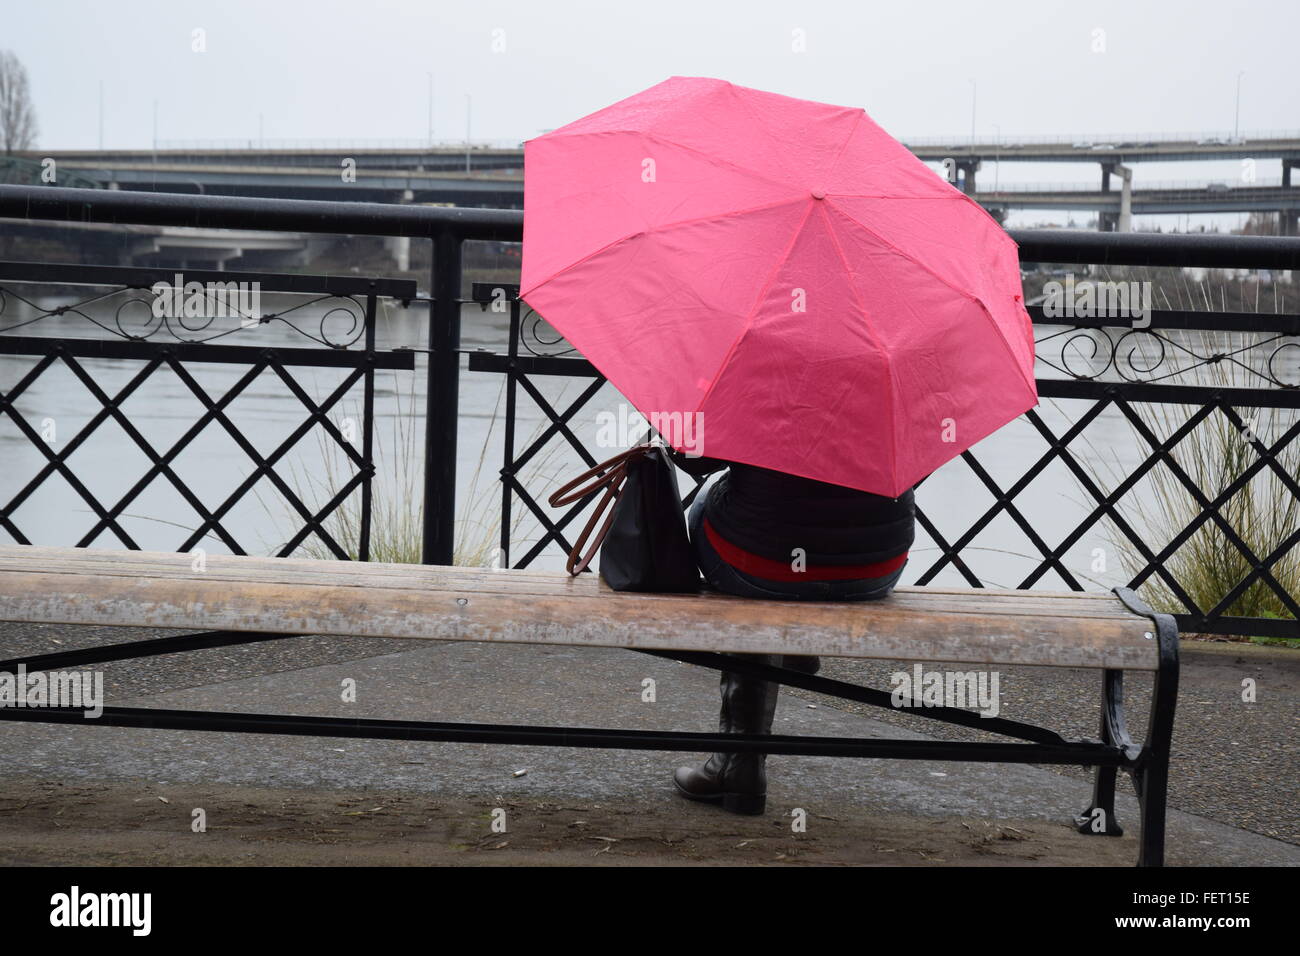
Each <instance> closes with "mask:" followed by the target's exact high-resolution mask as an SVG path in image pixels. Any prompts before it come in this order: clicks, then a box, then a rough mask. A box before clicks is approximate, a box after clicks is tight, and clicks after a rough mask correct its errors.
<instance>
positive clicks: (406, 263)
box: [384, 189, 415, 272]
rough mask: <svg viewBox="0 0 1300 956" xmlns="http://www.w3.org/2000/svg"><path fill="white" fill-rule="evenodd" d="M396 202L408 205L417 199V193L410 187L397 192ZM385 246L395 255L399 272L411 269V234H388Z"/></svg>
mask: <svg viewBox="0 0 1300 956" xmlns="http://www.w3.org/2000/svg"><path fill="white" fill-rule="evenodd" d="M394 201H395V202H398V203H401V204H403V205H408V204H410V203H412V202H414V201H415V193H414V191H412V190H410V189H404V190H402V191H401V192H400V193H398V194H397V198H396V199H395V200H394ZM384 248H386V249H387V250H388V251H389V252H390V253H391V254H392V256H393V262H394V264H395V265H396V266H397V270H398V271H399V272H410V271H411V237H410V236H388V237H386V238H385V239H384Z"/></svg>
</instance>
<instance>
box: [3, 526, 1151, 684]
mask: <svg viewBox="0 0 1300 956" xmlns="http://www.w3.org/2000/svg"><path fill="white" fill-rule="evenodd" d="M192 560H193V559H192V558H191V556H189V555H186V554H164V553H150V552H132V551H110V550H100V549H72V548H38V547H27V546H19V545H9V546H0V619H2V620H17V621H33V622H44V623H55V624H99V625H123V626H137V627H158V628H168V629H176V630H195V629H212V630H233V631H267V632H273V633H282V634H338V635H355V636H364V637H396V638H423V639H432V640H464V641H505V642H512V643H526V644H535V643H543V644H572V645H586V646H602V647H626V648H644V649H650V650H693V651H723V652H735V653H760V654H770V653H786V654H817V655H822V656H831V657H860V658H875V659H885V660H909V661H911V660H916V661H951V662H966V663H982V664H1026V665H1044V666H1061V667H1105V668H1123V669H1131V670H1152V669H1154V668H1155V665H1156V651H1155V646H1154V641H1152V640H1150V639H1147V638H1146V637H1145V636H1144V635H1145V634H1146V633H1148V632H1149V631H1150V630H1151V622H1150V621H1148V620H1147V619H1146V618H1144V617H1140V616H1137V615H1134V614H1132V613H1130V612H1129V611H1128V610H1127V609H1126V608H1124V606H1123V605H1122V604H1121V603H1120V602H1119V601H1118V600H1116V599H1115V598H1114V597H1113V596H1107V595H1082V594H1078V593H1075V592H1066V593H1064V594H1055V593H1046V592H1030V591H994V590H971V591H968V592H962V591H954V590H947V589H945V590H942V591H938V590H936V591H932V590H931V589H928V588H902V589H899V590H898V591H897V592H895V594H894V595H892V596H891V597H890V598H889V599H887V600H885V601H874V602H866V603H824V602H795V601H754V600H748V599H744V598H733V597H729V596H726V595H716V594H706V595H699V596H690V595H686V596H680V595H641V594H630V593H619V592H614V591H611V590H609V588H607V587H606V586H605V585H604V584H603V582H600V581H599V580H598V579H597V578H596V577H595V576H594V575H584V576H582V577H579V578H576V579H571V578H569V577H568V575H565V574H562V573H553V572H541V571H515V570H508V571H491V570H485V569H477V568H445V567H434V566H414V565H391V564H390V565H383V564H362V563H358V562H336V561H312V560H307V559H281V558H256V557H230V556H221V555H210V556H208V558H207V565H206V570H205V571H202V572H196V571H194V570H192V567H191V562H192Z"/></svg>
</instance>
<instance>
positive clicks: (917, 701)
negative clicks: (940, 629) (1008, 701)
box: [889, 664, 1001, 717]
mask: <svg viewBox="0 0 1300 956" xmlns="http://www.w3.org/2000/svg"><path fill="white" fill-rule="evenodd" d="M889 683H890V685H891V686H892V687H893V688H894V690H893V693H891V694H890V698H891V703H893V705H894V706H895V707H958V708H967V707H973V708H975V709H977V710H978V711H979V714H980V716H981V717H996V716H997V715H998V713H999V711H1000V710H1001V705H1000V703H999V695H998V672H997V671H927V670H925V669H924V668H922V667H921V665H920V664H916V665H915V666H913V668H912V671H911V673H908V672H907V671H897V672H895V673H893V674H891V675H889Z"/></svg>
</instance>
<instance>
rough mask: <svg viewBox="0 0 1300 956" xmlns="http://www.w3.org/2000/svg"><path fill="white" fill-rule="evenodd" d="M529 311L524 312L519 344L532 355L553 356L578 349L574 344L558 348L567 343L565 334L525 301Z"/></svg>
mask: <svg viewBox="0 0 1300 956" xmlns="http://www.w3.org/2000/svg"><path fill="white" fill-rule="evenodd" d="M525 308H527V309H528V311H527V312H526V313H525V314H524V316H523V319H522V320H521V321H520V323H519V345H520V346H521V347H522V348H524V349H525V350H527V351H528V352H529V353H531V354H532V355H540V356H543V357H548V358H553V357H555V356H557V355H570V354H572V353H574V352H576V351H577V349H575V348H574V347H573V346H571V345H569V346H568V347H567V348H556V346H559V345H561V344H565V345H567V343H565V341H564V336H562V335H560V333H559V332H557V331H555V329H554V328H552V327H551V325H550V323H548V322H547V321H546V320H545V319H544V318H542V317H541V315H540V314H538V312H537V311H536V310H534V309H533V308H531V307H529V306H528V305H527V303H525Z"/></svg>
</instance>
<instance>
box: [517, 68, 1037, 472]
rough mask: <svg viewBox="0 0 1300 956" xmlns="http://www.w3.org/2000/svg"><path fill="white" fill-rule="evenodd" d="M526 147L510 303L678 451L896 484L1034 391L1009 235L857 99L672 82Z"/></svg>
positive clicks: (963, 444) (1008, 413)
mask: <svg viewBox="0 0 1300 956" xmlns="http://www.w3.org/2000/svg"><path fill="white" fill-rule="evenodd" d="M524 157H525V158H524V163H525V165H524V253H523V275H522V280H521V297H522V298H524V299H525V300H526V301H527V303H528V304H529V306H531V307H532V308H533V309H535V310H536V311H537V312H538V313H540V314H541V315H542V316H543V317H544V318H546V319H547V321H549V322H550V323H551V324H552V325H553V326H555V328H556V329H557V331H559V332H560V333H561V334H562V335H564V336H565V337H566V338H567V339H568V340H569V341H570V342H571V343H572V344H573V345H574V346H575V347H576V348H577V349H578V350H579V351H580V352H581V353H582V354H583V355H584V356H586V357H587V358H588V359H589V360H590V361H591V362H592V363H593V364H594V365H595V366H596V367H597V368H598V369H599V370H600V371H601V372H602V373H603V374H604V375H605V377H606V378H607V379H609V381H610V382H611V383H612V384H613V385H614V386H615V387H616V388H617V389H618V390H619V391H620V392H622V393H623V395H625V396H626V397H627V399H628V401H630V402H631V403H632V404H633V405H635V406H636V408H637V409H638V410H639V411H640V412H641V413H642V414H644V415H645V416H646V417H647V418H649V419H650V420H651V422H652V424H658V423H659V422H667V423H674V422H682V423H684V424H685V423H694V424H696V426H697V427H698V428H700V429H701V430H700V431H699V432H698V435H702V437H703V441H702V444H699V443H698V442H691V443H689V444H694V447H687V445H688V442H687V441H685V440H684V438H683V434H677V435H674V434H672V433H671V430H669V431H668V432H665V433H664V438H665V439H666V440H667V441H668V442H669V443H670V444H672V445H673V446H674V447H676V448H677V449H678V450H679V451H686V452H690V453H699V454H704V455H708V456H710V457H714V458H724V459H727V460H729V461H737V462H744V463H747V464H751V465H758V466H761V467H764V468H771V469H775V470H777V471H784V472H788V473H790V474H795V475H801V476H803V477H806V478H814V479H817V480H819V481H826V482H830V483H832V484H838V485H844V486H847V487H850V488H857V489H860V490H862V491H869V492H874V493H876V494H882V495H889V496H890V497H897V496H898V495H900V494H902V493H903V492H904V491H905V490H906V489H908V488H910V487H911V486H912V485H913V484H915V483H916V482H917V481H918V480H920V479H921V478H923V477H924V476H925V475H927V474H929V473H930V472H931V471H933V470H934V469H935V468H937V467H938V466H939V465H941V464H943V463H944V462H945V461H948V460H949V459H951V458H953V457H955V456H957V455H958V454H960V453H961V452H962V451H964V450H965V449H967V448H969V447H970V446H971V445H973V444H974V443H975V442H977V441H979V440H980V439H981V438H983V437H985V436H986V435H988V434H989V433H990V432H992V431H994V430H995V429H997V428H999V427H1001V426H1002V425H1004V424H1006V423H1007V422H1009V421H1011V420H1012V419H1014V418H1015V417H1016V416H1018V415H1020V414H1021V413H1023V412H1024V411H1025V410H1026V409H1029V408H1032V407H1033V406H1034V405H1035V404H1037V401H1038V396H1037V391H1036V389H1035V387H1034V375H1033V362H1034V340H1033V331H1032V327H1031V325H1030V320H1029V316H1028V314H1027V313H1026V312H1025V309H1024V305H1023V301H1022V296H1021V287H1020V271H1019V258H1018V255H1017V250H1016V245H1015V243H1014V242H1013V241H1012V240H1011V238H1010V237H1009V236H1007V234H1006V233H1005V232H1004V231H1003V230H1002V228H1001V227H1000V226H999V225H998V224H997V222H996V221H994V220H993V219H992V218H991V217H990V216H989V215H988V214H987V213H986V212H984V210H983V209H981V208H980V206H979V205H978V204H977V203H975V202H974V201H973V200H971V199H970V198H969V197H968V196H966V195H964V194H963V193H962V192H960V191H958V190H957V189H955V188H953V187H952V186H951V185H949V184H948V183H947V182H945V181H944V180H943V179H942V178H941V177H940V176H937V175H936V174H935V173H934V172H933V171H931V170H930V169H929V168H928V167H926V166H925V164H924V163H922V162H921V161H920V160H919V159H917V158H916V157H915V156H913V155H912V154H911V153H910V152H909V151H908V150H907V148H906V147H904V146H903V145H902V144H901V143H899V142H898V141H897V140H895V139H893V138H892V137H891V136H889V134H887V133H886V132H885V131H884V130H882V129H881V128H880V127H879V126H877V125H876V124H875V123H874V122H872V120H871V118H870V117H869V116H867V114H866V113H865V112H864V111H863V110H861V109H854V108H850V107H842V106H830V105H828V104H824V103H814V102H810V101H807V100H799V99H793V98H790V97H786V96H779V95H776V94H772V93H765V92H762V91H759V90H753V89H747V88H745V87H740V86H734V85H732V84H730V83H727V82H724V81H722V80H714V79H703V78H694V77H672V78H671V79H668V80H665V81H664V82H662V83H659V84H657V85H656V86H653V87H651V88H650V89H648V90H645V91H644V92H642V93H638V94H636V95H635V96H631V97H629V98H627V99H625V100H622V101H620V102H618V103H615V104H614V105H613V106H610V107H607V108H605V109H603V110H600V111H599V112H596V113H593V114H591V115H590V116H588V117H585V118H584V119H580V120H578V121H576V122H574V123H570V124H569V125H567V126H564V127H562V128H560V129H557V130H554V131H553V132H550V133H547V134H545V135H544V136H540V137H538V138H536V139H532V140H529V141H528V142H527V143H526V144H525V147H524ZM660 431H661V432H664V431H665V430H664V428H662V427H661V428H660ZM685 434H686V435H687V437H690V433H685Z"/></svg>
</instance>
